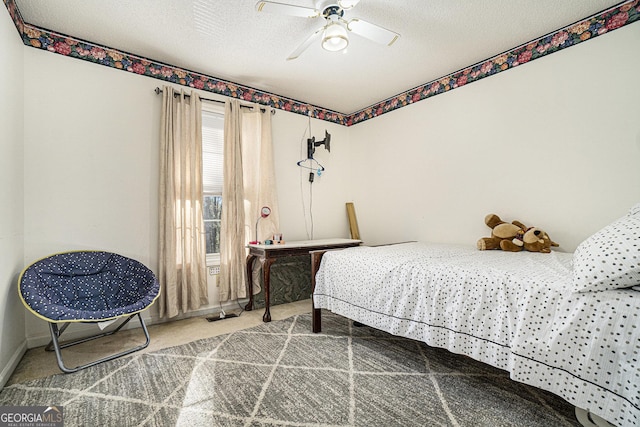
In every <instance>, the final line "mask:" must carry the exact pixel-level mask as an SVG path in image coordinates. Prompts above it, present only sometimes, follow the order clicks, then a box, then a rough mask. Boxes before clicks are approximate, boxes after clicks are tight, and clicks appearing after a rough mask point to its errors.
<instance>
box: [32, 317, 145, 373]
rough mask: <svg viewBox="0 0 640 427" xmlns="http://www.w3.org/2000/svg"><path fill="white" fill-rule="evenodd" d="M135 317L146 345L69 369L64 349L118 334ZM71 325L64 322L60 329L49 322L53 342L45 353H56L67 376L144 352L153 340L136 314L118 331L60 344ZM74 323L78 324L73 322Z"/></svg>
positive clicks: (122, 324) (56, 324)
mask: <svg viewBox="0 0 640 427" xmlns="http://www.w3.org/2000/svg"><path fill="white" fill-rule="evenodd" d="M135 316H138V320H139V321H140V326H141V327H142V331H143V332H144V336H145V338H146V342H145V343H144V344H141V345H139V346H136V347H133V348H129V349H127V350H124V351H121V352H119V353H115V354H112V355H110V356H107V357H103V358H101V359H98V360H94V361H92V362H89V363H86V364H84V365H79V366H76V367H75V368H68V367H67V366H66V365H65V364H64V360H63V359H62V349H63V348H67V347H71V346H74V345H77V344H82V343H85V342H87V341H91V340H95V339H98V338H102V337H106V336H109V335H113V334H115V333H116V332H118V331H119V330H121V329H122V328H123V327H124V326H125V325H126V324H127V323H129V321H130V320H131V319H133V318H134V317H135ZM71 323H72V322H64V323H62V327H60V328H58V323H55V322H49V331H50V332H51V341H49V344H48V345H47V346H46V347H45V351H55V353H56V359H57V361H58V367H59V368H60V370H61V371H62V372H64V373H66V374H71V373H73V372H77V371H79V370H81V369H85V368H88V367H90V366H94V365H97V364H99V363H103V362H108V361H110V360H113V359H117V358H119V357H122V356H126V355H128V354H131V353H135V352H136V351H140V350H142V349H144V348H147V347H148V346H149V342H150V341H151V338H150V337H149V331H148V330H147V326H146V325H145V323H144V320H143V319H142V315H141V314H140V313H134V314H132V315H130V316H129V317H127V319H126V320H125V321H124V322H122V323H121V324H120V325H119V326H118V327H117V328H116V329H114V330H112V331H107V332H103V333H101V334H96V335H92V336H89V337H85V338H78V339H75V340H71V341H65V342H60V341H59V338H60V336H61V335H62V333H63V332H64V331H65V330H66V329H67V327H68V326H69V325H70V324H71ZM73 323H76V322H73Z"/></svg>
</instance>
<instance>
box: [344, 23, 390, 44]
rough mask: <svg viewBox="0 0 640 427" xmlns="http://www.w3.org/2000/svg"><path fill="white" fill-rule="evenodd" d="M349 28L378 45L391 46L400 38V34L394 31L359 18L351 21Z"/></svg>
mask: <svg viewBox="0 0 640 427" xmlns="http://www.w3.org/2000/svg"><path fill="white" fill-rule="evenodd" d="M347 28H348V29H349V31H351V32H353V33H356V34H357V35H359V36H362V37H364V38H367V39H369V40H373V41H374V42H376V43H380V44H386V45H387V46H391V45H392V44H393V43H394V42H395V41H396V40H398V38H399V37H400V34H398V33H396V32H394V31H391V30H387V29H386V28H382V27H380V26H378V25H375V24H372V23H370V22H367V21H363V20H362V19H358V18H354V19H352V20H351V21H349V23H348V24H347Z"/></svg>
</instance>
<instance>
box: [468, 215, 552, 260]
mask: <svg viewBox="0 0 640 427" xmlns="http://www.w3.org/2000/svg"><path fill="white" fill-rule="evenodd" d="M484 223H485V224H486V225H487V226H488V227H489V228H491V237H483V238H481V239H480V240H478V243H477V247H478V249H479V250H481V251H484V250H491V249H502V250H503V251H508V252H520V251H522V250H523V249H524V250H526V251H529V252H541V253H549V252H551V247H552V246H558V244H557V243H556V242H554V241H553V240H551V238H549V235H548V234H547V233H546V232H544V231H542V230H540V229H539V228H536V227H527V226H525V225H524V224H522V223H521V222H520V221H512V222H511V223H507V222H504V221H503V220H501V219H500V217H499V216H498V215H496V214H489V215H487V216H486V217H485V218H484Z"/></svg>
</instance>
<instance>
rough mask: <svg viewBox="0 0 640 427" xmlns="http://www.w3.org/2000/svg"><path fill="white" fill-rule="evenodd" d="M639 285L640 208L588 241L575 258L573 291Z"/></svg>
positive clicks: (582, 244)
mask: <svg viewBox="0 0 640 427" xmlns="http://www.w3.org/2000/svg"><path fill="white" fill-rule="evenodd" d="M636 285H640V204H637V205H635V206H634V207H632V208H631V210H630V211H629V214H628V215H626V216H623V217H622V218H620V219H618V220H616V221H614V222H612V223H611V224H609V225H607V226H606V227H604V228H603V229H602V230H600V231H598V232H597V233H595V234H593V235H592V236H590V237H589V238H587V239H586V240H585V241H584V242H582V243H580V246H578V248H577V249H576V251H575V253H574V254H573V290H574V291H576V292H588V291H606V290H608V289H619V288H629V287H632V286H636Z"/></svg>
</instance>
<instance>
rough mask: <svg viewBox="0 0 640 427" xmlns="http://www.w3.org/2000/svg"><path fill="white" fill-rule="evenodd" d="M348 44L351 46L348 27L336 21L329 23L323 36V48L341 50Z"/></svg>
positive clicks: (332, 50) (333, 50) (331, 50)
mask: <svg viewBox="0 0 640 427" xmlns="http://www.w3.org/2000/svg"><path fill="white" fill-rule="evenodd" d="M347 46H349V36H348V35H347V29H346V28H344V27H343V26H342V25H341V24H340V23H339V22H336V21H334V22H331V23H330V24H329V25H327V28H325V30H324V35H323V36H322V48H323V49H325V50H328V51H330V52H339V51H341V50H343V49H346V48H347Z"/></svg>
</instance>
